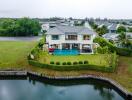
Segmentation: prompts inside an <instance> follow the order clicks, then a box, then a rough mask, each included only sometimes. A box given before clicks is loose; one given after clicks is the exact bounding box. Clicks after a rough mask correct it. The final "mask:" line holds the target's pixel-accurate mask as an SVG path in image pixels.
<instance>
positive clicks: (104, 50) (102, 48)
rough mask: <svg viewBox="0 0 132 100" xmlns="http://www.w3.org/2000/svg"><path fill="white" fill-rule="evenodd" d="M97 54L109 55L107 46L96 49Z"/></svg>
mask: <svg viewBox="0 0 132 100" xmlns="http://www.w3.org/2000/svg"><path fill="white" fill-rule="evenodd" d="M97 52H98V53H100V54H106V53H109V49H108V47H107V46H104V47H98V48H97Z"/></svg>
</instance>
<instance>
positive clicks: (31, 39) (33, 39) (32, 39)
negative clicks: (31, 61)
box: [0, 36, 42, 41]
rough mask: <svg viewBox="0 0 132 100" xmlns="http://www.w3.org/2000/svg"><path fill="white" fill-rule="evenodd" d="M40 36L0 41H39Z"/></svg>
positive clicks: (6, 38)
mask: <svg viewBox="0 0 132 100" xmlns="http://www.w3.org/2000/svg"><path fill="white" fill-rule="evenodd" d="M41 38H42V37H41V36H32V37H0V41H39V40H40V39H41Z"/></svg>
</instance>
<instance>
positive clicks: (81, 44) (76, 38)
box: [46, 26, 96, 54]
mask: <svg viewBox="0 0 132 100" xmlns="http://www.w3.org/2000/svg"><path fill="white" fill-rule="evenodd" d="M95 34H96V33H95V32H94V31H92V30H90V29H88V28H86V27H80V26H57V27H54V28H52V29H49V30H48V31H47V33H46V43H47V44H48V47H49V49H67V50H70V49H77V50H79V51H80V54H83V53H93V39H94V35H95Z"/></svg>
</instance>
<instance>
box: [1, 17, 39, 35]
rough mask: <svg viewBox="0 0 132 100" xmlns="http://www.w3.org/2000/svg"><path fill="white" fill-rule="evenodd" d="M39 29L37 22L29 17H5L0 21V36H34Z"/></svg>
mask: <svg viewBox="0 0 132 100" xmlns="http://www.w3.org/2000/svg"><path fill="white" fill-rule="evenodd" d="M40 29H41V27H40V24H39V22H38V21H37V20H33V19H30V18H20V19H9V18H6V19H1V22H0V36H36V35H38V32H39V31H40Z"/></svg>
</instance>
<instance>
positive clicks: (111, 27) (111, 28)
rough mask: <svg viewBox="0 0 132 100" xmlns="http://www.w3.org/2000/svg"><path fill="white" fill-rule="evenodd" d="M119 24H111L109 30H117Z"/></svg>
mask: <svg viewBox="0 0 132 100" xmlns="http://www.w3.org/2000/svg"><path fill="white" fill-rule="evenodd" d="M117 27H118V24H111V25H110V26H108V29H109V30H117Z"/></svg>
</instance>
